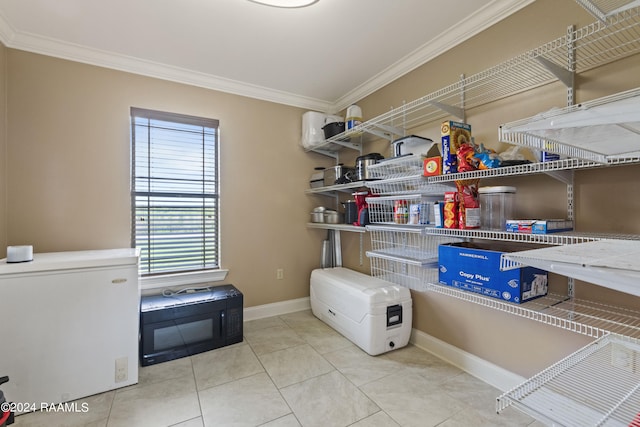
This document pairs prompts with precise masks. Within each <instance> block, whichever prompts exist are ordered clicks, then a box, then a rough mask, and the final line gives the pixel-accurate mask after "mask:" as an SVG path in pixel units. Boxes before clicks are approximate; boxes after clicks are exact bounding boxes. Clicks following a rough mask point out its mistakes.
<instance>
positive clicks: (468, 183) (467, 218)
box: [456, 179, 480, 229]
mask: <svg viewBox="0 0 640 427" xmlns="http://www.w3.org/2000/svg"><path fill="white" fill-rule="evenodd" d="M479 183H480V180H479V179H465V180H457V181H456V187H457V188H458V227H459V228H461V229H470V228H480V198H479V197H478V184H479Z"/></svg>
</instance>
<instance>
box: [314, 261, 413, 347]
mask: <svg viewBox="0 0 640 427" xmlns="http://www.w3.org/2000/svg"><path fill="white" fill-rule="evenodd" d="M310 296H311V297H310V299H311V311H312V312H313V314H314V315H315V316H316V317H317V318H319V319H320V320H322V321H323V322H325V323H326V324H327V325H329V326H331V327H332V328H334V329H335V330H336V331H338V332H340V333H341V334H342V335H344V336H345V337H346V338H348V339H349V340H351V341H352V342H353V343H354V344H356V345H357V346H358V347H360V348H361V349H363V350H364V351H366V352H367V353H369V354H370V355H372V356H375V355H377V354H381V353H385V352H387V351H391V350H393V349H396V348H401V347H404V346H406V345H407V343H408V342H409V336H410V335H411V319H412V315H411V307H412V302H411V294H410V292H409V290H408V289H407V288H404V287H402V286H399V285H394V284H392V283H389V282H385V281H384V280H381V279H378V278H375V277H371V276H368V275H366V274H362V273H359V272H357V271H353V270H349V269H348V268H343V267H335V268H326V269H316V270H313V271H312V272H311V289H310Z"/></svg>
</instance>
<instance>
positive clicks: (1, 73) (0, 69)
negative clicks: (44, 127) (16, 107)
mask: <svg viewBox="0 0 640 427" xmlns="http://www.w3.org/2000/svg"><path fill="white" fill-rule="evenodd" d="M6 68H7V48H6V47H4V45H3V44H2V43H0V258H4V257H5V256H6V247H7V202H6V198H7V154H6V151H7V123H6V118H7V109H6V105H7V104H6V101H7V96H6V90H7V86H6V80H7V70H6Z"/></svg>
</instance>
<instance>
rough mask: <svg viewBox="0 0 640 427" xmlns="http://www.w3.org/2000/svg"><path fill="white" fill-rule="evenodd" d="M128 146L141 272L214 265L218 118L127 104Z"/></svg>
mask: <svg viewBox="0 0 640 427" xmlns="http://www.w3.org/2000/svg"><path fill="white" fill-rule="evenodd" d="M131 147H132V156H131V157H132V168H131V174H132V179H131V183H132V191H131V204H132V245H133V246H134V247H136V248H140V251H141V256H140V270H141V273H142V274H143V275H151V274H163V273H177V272H185V271H195V270H204V269H215V268H219V239H218V237H219V232H218V231H219V224H218V222H219V195H218V192H219V190H218V189H219V186H218V184H219V183H218V121H217V120H213V119H204V118H199V117H190V116H184V115H180V114H172V113H163V112H158V111H151V110H144V109H140V108H131Z"/></svg>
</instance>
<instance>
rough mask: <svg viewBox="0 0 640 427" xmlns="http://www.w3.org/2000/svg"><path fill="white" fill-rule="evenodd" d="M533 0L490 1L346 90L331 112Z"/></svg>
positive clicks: (425, 61) (400, 75)
mask: <svg viewBox="0 0 640 427" xmlns="http://www.w3.org/2000/svg"><path fill="white" fill-rule="evenodd" d="M534 1H535V0H493V1H491V2H489V3H488V4H487V5H486V6H484V7H483V8H481V9H480V10H478V11H477V12H476V13H474V14H473V15H471V16H469V17H468V18H467V19H465V20H464V21H462V22H461V25H458V26H457V27H456V28H455V29H454V28H452V29H451V30H450V31H448V32H446V33H443V34H442V35H440V36H439V37H437V38H435V39H433V40H430V41H428V42H427V43H425V44H423V45H422V46H420V47H419V48H418V49H416V50H414V51H413V52H411V53H410V54H408V55H407V56H405V57H404V58H403V59H401V60H400V61H398V62H396V63H395V64H393V65H392V66H390V67H388V68H386V69H385V70H383V71H382V72H380V73H379V74H377V75H376V76H374V77H372V78H371V79H369V80H367V81H366V82H364V83H362V84H361V85H360V86H358V87H356V88H354V89H353V90H351V91H349V92H348V93H347V94H345V95H344V96H342V97H340V98H339V99H338V100H336V101H335V103H334V109H335V110H336V111H341V110H343V109H345V108H347V107H348V106H349V105H351V104H353V103H355V102H357V101H359V100H361V99H362V98H364V97H366V96H368V95H371V94H372V93H373V92H375V91H377V90H378V89H381V88H382V87H384V86H386V85H387V84H389V83H391V82H393V81H395V80H397V79H398V78H400V77H402V76H404V75H405V74H407V73H409V72H410V71H413V70H414V69H416V68H418V67H419V66H421V65H424V64H426V63H427V62H429V61H430V60H432V59H434V58H436V57H437V56H438V55H441V54H443V53H445V52H446V51H448V50H450V49H452V48H453V47H455V46H457V45H459V44H460V43H462V42H464V41H466V40H468V39H470V38H471V37H473V36H475V35H476V34H478V33H480V32H482V31H483V30H486V29H487V28H489V27H490V26H492V25H493V24H496V23H497V22H499V21H501V20H502V19H504V18H506V17H508V16H509V15H511V14H513V13H515V12H517V11H519V10H520V9H522V8H524V7H525V6H528V5H530V4H531V3H533V2H534Z"/></svg>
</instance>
